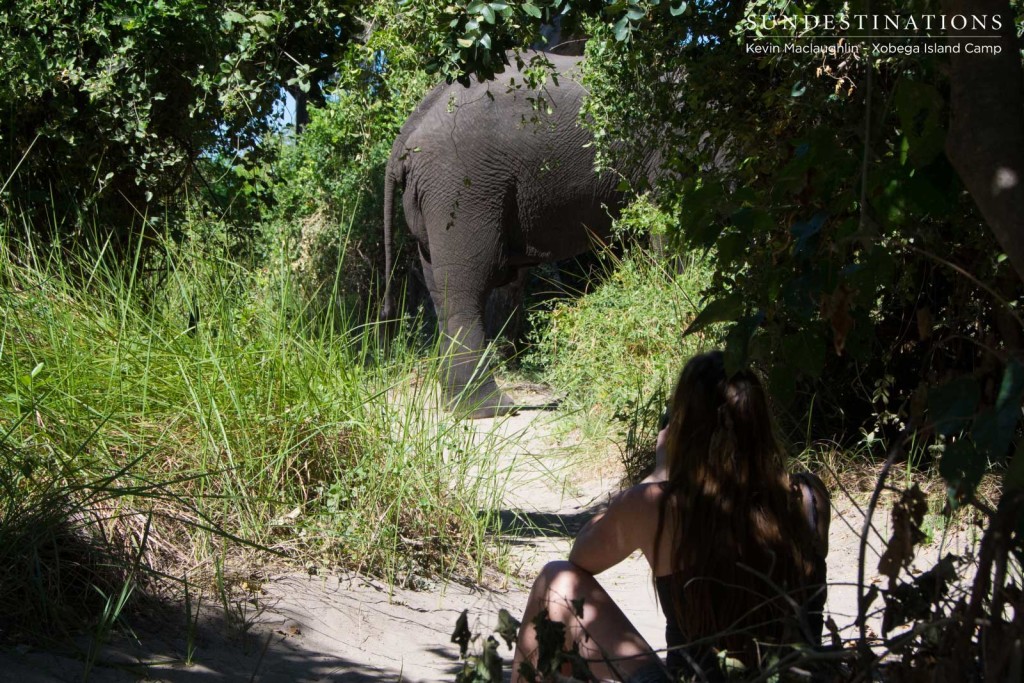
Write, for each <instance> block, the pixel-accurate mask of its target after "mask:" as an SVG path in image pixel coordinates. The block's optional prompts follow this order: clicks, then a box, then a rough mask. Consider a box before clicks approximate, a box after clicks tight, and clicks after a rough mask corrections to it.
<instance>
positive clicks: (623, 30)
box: [614, 17, 633, 43]
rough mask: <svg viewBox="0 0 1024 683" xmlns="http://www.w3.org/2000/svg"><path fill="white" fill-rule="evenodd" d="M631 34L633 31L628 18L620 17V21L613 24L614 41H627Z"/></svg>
mask: <svg viewBox="0 0 1024 683" xmlns="http://www.w3.org/2000/svg"><path fill="white" fill-rule="evenodd" d="M632 32H633V29H632V27H631V26H630V25H629V17H622V18H621V19H619V21H618V23H616V24H615V29H614V34H615V40H617V41H619V42H620V43H621V42H624V41H626V40H628V39H629V36H630V34H631V33H632Z"/></svg>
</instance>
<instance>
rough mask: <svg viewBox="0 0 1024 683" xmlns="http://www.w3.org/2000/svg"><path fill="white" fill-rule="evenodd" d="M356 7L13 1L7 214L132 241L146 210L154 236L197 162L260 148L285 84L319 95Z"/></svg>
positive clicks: (6, 18) (341, 2) (2, 92)
mask: <svg viewBox="0 0 1024 683" xmlns="http://www.w3.org/2000/svg"><path fill="white" fill-rule="evenodd" d="M358 7H359V6H358V4H357V3H353V2H351V1H350V0H308V1H305V2H297V3H286V4H284V5H281V6H280V7H279V8H276V9H268V8H267V7H266V3H263V2H255V1H253V0H234V1H232V2H221V3H192V2H164V1H163V0H160V1H158V2H149V1H148V0H118V1H116V2H103V3H95V2H86V1H83V0H69V1H68V2H60V3H53V2H46V1H44V0H31V1H25V2H17V3H7V4H6V5H5V7H4V9H3V10H0V120H2V121H3V125H0V148H3V149H4V150H5V153H4V155H3V158H2V159H0V178H2V180H0V186H3V187H4V188H5V190H6V192H5V193H4V194H3V195H2V196H0V218H12V217H16V216H20V215H21V214H22V213H28V214H29V215H30V218H29V224H30V225H32V227H33V229H35V230H37V231H39V232H43V231H46V232H48V233H50V235H51V236H53V235H55V234H57V231H62V235H63V236H65V237H66V236H68V235H69V234H74V233H76V232H77V231H84V230H85V229H86V228H88V229H89V231H90V232H91V231H93V230H96V231H98V232H99V238H100V241H101V242H102V241H104V240H105V239H106V237H107V235H108V234H109V232H110V231H112V232H113V233H114V236H115V237H116V238H119V239H123V238H124V236H125V235H126V234H127V232H128V230H129V229H130V228H131V226H133V225H134V226H136V227H139V226H142V225H143V221H141V220H140V219H141V217H142V216H145V215H148V216H149V217H150V218H149V221H148V223H146V227H147V228H148V229H149V230H153V229H154V228H163V227H166V226H164V224H163V221H164V220H165V218H166V217H165V215H164V213H165V210H166V209H167V208H168V206H169V205H173V204H175V203H176V202H177V200H178V199H179V197H180V193H179V192H178V190H179V189H180V188H182V187H183V186H184V185H185V184H186V183H188V181H190V180H192V172H193V170H194V168H195V164H196V162H197V161H198V160H199V159H200V157H201V156H204V155H205V156H210V155H215V156H221V157H226V158H228V159H231V160H232V162H234V161H237V158H238V157H240V156H248V157H254V156H258V155H256V154H254V153H253V152H254V150H255V148H256V147H257V146H258V143H259V141H260V140H261V139H262V138H264V137H265V136H266V134H267V133H268V130H269V128H270V127H271V121H272V117H271V114H272V112H273V108H274V103H275V101H276V100H277V99H278V97H279V95H280V89H281V88H282V87H284V86H289V85H292V86H295V90H296V92H302V91H307V92H308V91H310V90H311V89H312V90H313V91H314V94H315V93H316V92H318V90H319V88H318V85H317V84H318V82H319V80H321V79H323V78H326V77H328V76H330V70H331V68H332V67H333V58H334V56H335V54H336V52H337V48H338V47H339V46H340V45H343V44H344V43H345V42H346V41H348V40H349V39H350V38H351V37H353V36H354V35H357V32H356V30H355V29H356V26H357V24H356V22H355V17H354V16H352V14H351V12H352V11H354V10H356V9H358ZM246 150H248V151H249V152H250V153H249V154H248V155H246V154H245V151H246ZM252 161H253V160H252V159H249V160H247V161H246V164H249V165H251V163H252ZM243 165H244V164H243ZM8 179H10V182H7V181H8ZM195 187H196V188H197V189H199V188H204V185H203V184H201V183H197V184H196V186H195ZM165 202H166V203H165ZM161 209H162V210H161ZM84 236H85V237H88V238H92V237H93V235H92V234H89V233H86V234H85V235H84ZM118 242H119V240H116V241H115V244H117V243H118Z"/></svg>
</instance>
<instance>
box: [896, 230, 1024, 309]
mask: <svg viewBox="0 0 1024 683" xmlns="http://www.w3.org/2000/svg"><path fill="white" fill-rule="evenodd" d="M903 248H904V249H907V250H908V251H912V252H914V253H916V254H920V255H921V256H924V257H925V258H930V259H932V260H933V261H935V262H936V263H938V264H940V265H943V266H945V267H946V268H949V269H950V270H953V271H955V272H956V273H958V274H959V275H962V276H963V277H965V278H967V279H968V280H970V281H971V283H972V284H974V286H976V287H978V288H979V289H983V290H985V292H987V293H988V295H989V296H991V297H992V298H993V299H994V300H995V301H996V303H998V304H999V305H1000V306H1002V307H1003V308H1005V309H1006V311H1007V313H1009V314H1010V316H1012V317H1013V319H1014V320H1016V321H1017V324H1018V325H1020V326H1021V327H1022V328H1024V319H1022V318H1021V317H1020V314H1019V313H1017V311H1016V310H1014V308H1013V306H1012V305H1011V304H1010V302H1008V301H1007V300H1006V299H1005V298H1004V297H1003V296H1001V295H1000V294H999V292H997V291H996V290H994V289H992V287H990V286H988V285H987V284H985V283H984V282H982V281H981V280H979V279H978V278H977V277H975V276H974V275H972V274H971V273H969V272H967V271H966V270H964V269H963V268H962V267H961V266H958V265H957V264H955V263H953V262H952V261H947V260H946V259H944V258H942V257H941V256H938V255H936V254H933V253H931V252H930V251H926V250H924V249H921V248H920V247H915V246H914V245H913V244H904V245H903Z"/></svg>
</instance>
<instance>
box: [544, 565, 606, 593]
mask: <svg viewBox="0 0 1024 683" xmlns="http://www.w3.org/2000/svg"><path fill="white" fill-rule="evenodd" d="M588 579H590V580H593V577H591V576H590V575H589V574H587V573H586V572H585V571H583V570H582V569H580V568H579V567H577V566H576V565H574V564H573V563H572V562H569V561H567V560H556V561H553V562H548V563H547V564H546V565H544V567H543V568H542V569H541V570H540V573H539V574H538V575H537V580H536V581H535V582H534V584H533V586H534V588H533V590H534V592H535V593H540V594H543V595H546V596H548V598H549V599H550V598H552V597H556V598H557V597H568V598H572V597H575V596H576V595H577V594H578V593H579V592H580V589H581V587H582V586H583V585H584V584H585V583H586V581H587V580H588Z"/></svg>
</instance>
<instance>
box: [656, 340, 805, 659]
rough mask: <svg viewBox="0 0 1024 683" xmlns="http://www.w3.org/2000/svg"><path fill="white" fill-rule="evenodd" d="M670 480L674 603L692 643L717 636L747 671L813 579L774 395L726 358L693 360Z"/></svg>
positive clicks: (680, 400) (672, 432)
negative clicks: (729, 370) (774, 415)
mask: <svg viewBox="0 0 1024 683" xmlns="http://www.w3.org/2000/svg"><path fill="white" fill-rule="evenodd" d="M668 430H669V431H668V434H667V442H666V447H667V449H668V450H667V458H668V481H667V482H666V483H665V484H664V485H663V486H664V487H665V491H666V495H665V496H664V497H663V499H662V503H661V509H660V511H659V518H658V527H657V532H656V539H655V548H658V547H660V543H661V535H662V532H663V531H664V529H665V528H666V523H667V522H668V520H669V519H671V520H672V524H671V527H670V528H672V529H673V531H674V533H673V538H672V543H671V549H672V550H671V552H672V559H673V562H672V566H673V567H674V568H675V570H676V572H675V574H673V577H674V580H673V584H672V585H673V591H672V592H673V595H672V597H673V604H674V607H675V612H676V617H677V619H678V622H679V625H680V627H681V629H682V631H683V634H684V636H685V638H686V639H687V640H688V641H691V642H692V641H695V640H698V639H702V638H709V637H712V636H717V637H716V638H715V645H716V646H717V647H719V648H724V649H727V650H729V651H730V655H731V656H734V657H738V658H739V659H740V660H741V661H743V662H744V663H745V664H746V665H748V666H751V665H755V664H756V663H757V661H756V658H757V653H756V645H755V640H756V641H764V640H770V641H775V642H780V641H781V640H783V639H786V638H790V637H794V636H795V635H796V634H794V633H792V632H790V631H789V630H787V628H788V627H787V624H786V619H785V616H786V615H787V614H792V610H791V609H789V608H788V607H787V606H786V601H785V600H784V599H783V598H781V596H780V595H779V592H780V589H781V590H782V591H785V592H789V593H791V594H794V595H793V597H794V598H795V599H796V600H797V602H800V601H801V600H803V599H806V596H802V595H801V593H802V591H804V590H806V589H807V587H808V585H809V583H810V581H811V578H812V576H813V575H814V571H815V560H814V551H813V536H812V532H811V530H810V527H809V525H808V523H807V521H806V519H805V518H804V516H803V514H802V513H801V508H800V503H799V499H798V497H797V496H796V495H794V493H793V488H792V487H791V486H790V482H789V477H788V476H787V474H786V471H785V469H784V462H783V453H782V448H781V447H780V444H779V441H778V439H777V437H776V434H775V429H774V426H773V423H772V419H771V410H770V407H769V401H768V396H767V394H766V392H765V390H764V387H763V386H762V384H761V382H760V381H759V380H758V378H757V376H756V375H755V374H754V373H753V372H751V371H749V370H741V371H739V372H736V373H734V374H732V375H727V374H726V371H725V364H724V359H723V356H722V353H721V352H720V351H713V352H711V353H706V354H702V355H699V356H695V357H694V358H692V359H691V360H690V361H689V362H688V363H687V364H686V366H685V367H684V368H683V371H682V373H681V374H680V377H679V382H678V384H677V385H676V388H675V391H674V393H673V395H672V401H671V417H670V420H669V424H668Z"/></svg>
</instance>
